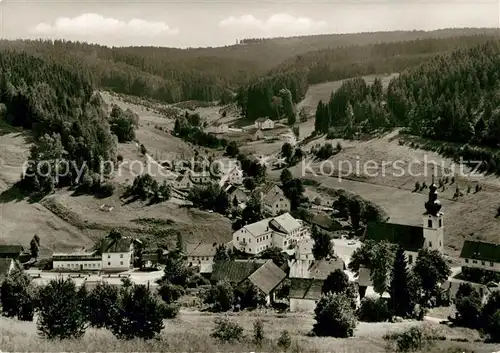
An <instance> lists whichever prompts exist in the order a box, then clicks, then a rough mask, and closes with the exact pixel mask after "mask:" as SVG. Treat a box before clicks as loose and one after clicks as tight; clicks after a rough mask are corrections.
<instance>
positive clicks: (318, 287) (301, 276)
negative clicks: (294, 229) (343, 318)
mask: <svg viewBox="0 0 500 353" xmlns="http://www.w3.org/2000/svg"><path fill="white" fill-rule="evenodd" d="M289 266H290V275H289V277H290V311H291V312H298V311H306V312H313V311H314V309H315V308H316V304H317V303H318V301H319V300H320V298H321V296H322V294H323V293H322V289H323V283H324V281H325V279H326V278H327V277H328V275H329V274H330V273H332V272H333V271H335V270H337V269H340V270H345V264H344V261H342V260H341V259H325V260H313V261H310V260H291V261H289Z"/></svg>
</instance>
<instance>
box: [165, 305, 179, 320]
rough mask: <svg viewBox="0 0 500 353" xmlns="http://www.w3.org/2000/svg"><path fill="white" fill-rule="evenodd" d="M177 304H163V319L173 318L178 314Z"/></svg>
mask: <svg viewBox="0 0 500 353" xmlns="http://www.w3.org/2000/svg"><path fill="white" fill-rule="evenodd" d="M179 310H180V308H179V306H178V305H175V304H169V305H165V309H164V315H165V316H164V317H165V319H174V318H176V317H177V315H179Z"/></svg>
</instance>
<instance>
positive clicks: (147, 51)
mask: <svg viewBox="0 0 500 353" xmlns="http://www.w3.org/2000/svg"><path fill="white" fill-rule="evenodd" d="M497 34H498V31H497V30H495V29H445V30H438V31H431V32H423V31H406V32H405V31H398V32H376V33H357V34H333V35H317V36H302V37H292V38H270V39H243V40H241V41H240V43H241V44H238V45H231V46H225V47H217V48H194V49H176V48H158V47H123V48H109V47H104V46H100V45H92V44H87V43H79V42H69V41H61V40H57V41H47V40H45V41H42V40H38V41H36V40H35V41H26V40H22V41H21V40H19V41H0V48H3V49H5V48H8V49H15V50H22V51H24V52H27V53H29V54H33V55H36V56H39V57H43V58H47V59H49V60H51V61H56V62H59V63H66V64H68V65H71V66H72V67H73V68H75V69H77V68H78V70H81V71H82V72H86V75H87V79H88V80H89V81H91V82H92V84H93V85H94V87H95V88H102V89H108V90H112V91H115V92H117V93H124V94H128V95H135V96H139V97H148V98H153V99H158V100H161V101H164V102H167V103H173V102H179V101H186V100H201V101H216V100H221V101H222V102H223V103H225V102H229V101H231V100H232V99H233V95H234V93H235V92H237V91H238V89H239V88H240V87H246V86H248V85H250V89H249V92H250V91H252V87H254V86H255V84H252V83H254V82H255V80H259V78H260V77H268V76H271V77H272V78H271V80H272V81H273V82H274V81H283V82H284V83H283V84H279V85H278V86H279V88H276V89H275V90H273V91H276V92H274V93H277V92H278V91H279V90H280V89H281V88H288V89H290V90H291V92H292V95H293V98H294V100H298V99H300V97H301V96H302V95H303V94H304V92H305V89H307V87H306V85H305V82H306V81H307V83H309V84H310V83H315V82H318V79H319V80H321V77H322V74H323V73H324V68H325V67H328V68H329V69H328V70H330V71H332V72H331V73H329V74H328V75H329V77H327V78H328V79H336V77H342V78H345V77H346V76H345V75H351V76H355V75H357V74H362V73H364V72H369V73H370V72H373V71H374V70H373V68H372V66H374V65H378V69H377V70H383V68H382V67H381V66H382V64H381V63H380V60H381V59H380V58H379V57H376V58H374V60H375V63H371V62H369V61H366V60H369V59H370V55H372V54H375V52H374V53H371V51H372V50H373V49H362V48H365V47H363V46H365V45H370V44H375V43H382V42H383V43H394V42H398V41H414V40H417V39H419V38H436V39H439V40H438V41H437V42H436V44H435V45H436V46H437V48H436V47H433V48H431V49H428V50H427V51H424V52H425V53H428V52H435V51H436V50H441V49H440V48H445V49H453V48H454V45H455V47H456V45H458V46H459V47H461V46H462V40H461V39H458V44H445V42H446V41H445V42H443V40H442V39H443V38H449V37H456V36H476V35H485V36H493V35H497ZM454 41H457V40H456V39H455V40H453V39H452V40H451V41H450V43H453V42H454ZM446 43H447V42H446ZM346 45H350V46H354V48H350V49H349V47H348V48H344V47H345V46H346ZM332 48H341V49H339V50H333V49H332ZM322 49H323V50H324V51H322V52H321V51H320V52H318V53H314V51H317V50H322ZM381 50H384V49H381ZM394 50H395V52H394V53H393V54H394V55H398V52H397V49H394ZM418 50H419V49H416V51H418ZM310 52H312V53H310ZM361 52H364V54H360V53H361ZM306 53H307V54H306ZM332 53H335V54H332ZM302 54H304V56H303V57H299V58H297V59H296V60H295V59H291V58H293V57H295V56H296V55H302ZM381 55H385V57H386V58H388V57H390V55H391V53H386V54H383V53H382V54H381ZM410 55H413V52H412V53H410ZM286 60H289V61H288V62H285V61H286ZM345 60H348V61H350V62H352V63H351V64H349V63H346V62H345ZM364 61H366V62H364ZM283 62H285V63H284V64H283V65H282V66H279V65H280V64H282V63H283ZM339 62H342V64H341V65H340V66H341V67H340V69H338V70H340V71H341V72H343V73H338V72H337V71H338V70H337V69H333V67H337V64H338V63H339ZM419 62H420V61H419ZM406 63H408V59H403V60H401V64H400V66H398V67H404V66H405V65H406ZM391 65H392V63H391V62H387V63H386V64H385V69H386V70H388V71H391V70H389V69H392V66H391ZM299 66H300V67H302V66H303V69H305V70H306V72H305V73H303V72H297V71H300V70H299V69H298V67H299ZM275 67H277V68H276V69H273V68H275ZM80 68H82V69H80ZM270 70H271V71H270ZM282 73H284V74H282ZM306 73H307V75H306ZM304 75H305V76H304ZM274 76H277V77H276V78H274ZM299 76H300V77H299ZM315 77H316V78H315ZM318 77H319V78H318ZM294 81H296V83H293V82H294ZM285 83H286V84H287V87H282V86H284V85H285ZM293 85H295V86H293ZM288 86H290V87H288ZM248 96H249V99H248V104H246V105H244V107H246V106H247V105H248V106H249V107H253V106H254V104H253V100H254V99H260V98H252V97H253V96H254V95H252V94H249V95H248ZM242 99H243V98H242ZM240 100H241V99H240ZM256 106H258V104H257V105H256ZM252 109H253V108H250V117H252V118H254V117H255V114H260V112H261V111H262V114H264V115H269V114H270V112H269V109H264V110H262V109H261V108H258V107H257V108H256V111H255V112H253V111H252ZM245 110H246V109H245ZM265 113H267V114H265ZM271 113H272V112H271Z"/></svg>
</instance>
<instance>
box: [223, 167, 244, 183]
mask: <svg viewBox="0 0 500 353" xmlns="http://www.w3.org/2000/svg"><path fill="white" fill-rule="evenodd" d="M222 173H224V174H223V175H222V177H221V178H220V179H219V186H224V185H226V184H233V185H241V184H243V172H242V171H241V169H240V168H239V167H238V166H235V167H233V168H231V169H230V170H229V171H227V172H224V171H222Z"/></svg>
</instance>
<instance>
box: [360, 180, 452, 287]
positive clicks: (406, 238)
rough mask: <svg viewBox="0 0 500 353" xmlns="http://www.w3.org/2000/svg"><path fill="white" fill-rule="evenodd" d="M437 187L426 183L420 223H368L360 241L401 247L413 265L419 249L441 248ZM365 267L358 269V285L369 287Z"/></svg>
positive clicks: (440, 219)
mask: <svg viewBox="0 0 500 353" xmlns="http://www.w3.org/2000/svg"><path fill="white" fill-rule="evenodd" d="M437 196H438V193H437V186H436V184H434V180H433V182H432V184H431V185H430V186H429V199H428V201H427V202H426V203H425V208H426V211H425V213H424V214H423V216H422V218H423V225H422V226H412V225H406V224H396V223H385V222H371V223H369V224H368V225H367V227H366V229H365V233H364V235H363V238H364V240H365V241H366V240H372V241H375V242H379V241H383V240H385V241H387V242H389V243H392V244H396V245H398V246H401V247H403V249H404V250H405V256H406V261H407V263H408V265H410V266H413V265H414V264H415V261H416V259H417V256H418V252H419V251H420V250H421V249H431V250H438V251H439V252H440V253H443V249H444V224H443V213H442V212H441V202H440V201H439V200H438V198H437ZM369 272H370V271H369V270H367V269H360V275H359V280H358V281H359V286H360V287H366V286H371V285H372V283H371V281H370V280H369V278H370V275H369Z"/></svg>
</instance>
